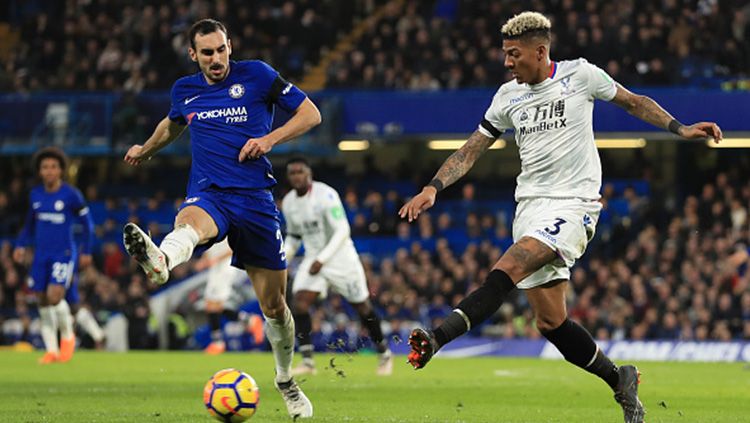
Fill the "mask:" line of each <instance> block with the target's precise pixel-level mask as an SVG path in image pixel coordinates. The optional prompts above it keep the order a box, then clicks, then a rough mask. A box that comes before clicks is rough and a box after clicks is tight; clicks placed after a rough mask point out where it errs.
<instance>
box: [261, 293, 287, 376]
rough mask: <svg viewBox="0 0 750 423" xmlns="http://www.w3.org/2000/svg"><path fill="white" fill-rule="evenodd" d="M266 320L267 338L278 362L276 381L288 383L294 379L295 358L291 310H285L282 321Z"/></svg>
mask: <svg viewBox="0 0 750 423" xmlns="http://www.w3.org/2000/svg"><path fill="white" fill-rule="evenodd" d="M264 317H265V318H266V336H268V341H269V342H270V343H271V349H272V350H273V358H274V359H275V360H276V381H277V382H288V381H289V380H290V379H291V378H292V358H293V357H294V320H292V312H291V311H290V310H289V308H288V307H287V308H285V310H284V317H283V318H282V319H271V318H270V317H268V316H264Z"/></svg>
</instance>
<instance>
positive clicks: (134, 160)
mask: <svg viewBox="0 0 750 423" xmlns="http://www.w3.org/2000/svg"><path fill="white" fill-rule="evenodd" d="M142 153H143V146H142V145H139V144H135V145H133V146H132V147H130V148H129V149H128V152H127V153H125V158H124V159H123V160H125V163H127V164H129V165H131V166H138V165H139V164H141V162H143V161H144V160H147V159H148V158H147V157H143V154H142Z"/></svg>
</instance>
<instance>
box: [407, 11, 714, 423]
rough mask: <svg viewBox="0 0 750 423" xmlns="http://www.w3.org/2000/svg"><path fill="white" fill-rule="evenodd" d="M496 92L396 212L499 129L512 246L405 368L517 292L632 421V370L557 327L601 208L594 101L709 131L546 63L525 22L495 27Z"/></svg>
mask: <svg viewBox="0 0 750 423" xmlns="http://www.w3.org/2000/svg"><path fill="white" fill-rule="evenodd" d="M501 32H502V35H503V53H505V67H506V68H508V69H509V70H510V72H511V74H512V75H513V78H514V79H513V80H512V81H509V82H507V83H505V84H503V85H502V86H501V87H500V89H499V90H498V91H497V94H496V95H495V97H494V98H493V100H492V105H491V106H490V108H489V109H488V110H487V112H486V113H485V116H484V119H483V120H482V121H481V123H480V125H479V127H478V128H477V130H476V131H475V132H474V133H473V134H472V135H471V136H470V137H469V139H468V140H467V141H466V143H465V144H464V145H463V146H462V147H461V148H460V149H459V150H458V151H456V152H455V153H454V154H453V155H451V157H449V158H448V159H447V160H446V161H445V163H443V165H442V166H441V167H440V169H439V170H438V172H437V174H436V175H435V178H434V179H433V180H432V181H431V182H430V183H429V184H428V185H427V186H426V187H425V188H424V189H423V190H422V192H421V193H419V194H418V195H416V196H415V197H414V198H413V199H412V200H410V201H409V202H408V203H407V204H406V205H405V206H404V207H403V208H402V209H401V211H400V212H399V213H400V215H401V217H402V218H408V220H409V221H410V222H411V221H413V220H414V219H416V218H417V217H418V216H419V214H420V213H421V212H423V211H425V210H427V209H429V208H430V207H432V206H433V204H434V203H435V197H436V195H437V193H438V192H439V191H440V190H441V189H443V188H444V187H446V186H448V185H450V184H452V183H454V182H456V181H457V180H458V179H459V178H460V177H461V176H463V175H464V174H466V172H468V171H469V169H471V167H472V165H473V164H474V163H475V162H476V160H477V159H478V158H479V156H480V155H481V154H482V153H484V152H485V151H486V150H487V149H488V148H489V147H490V145H492V143H494V142H495V140H496V139H497V138H498V137H499V136H500V135H501V134H502V132H503V131H505V130H508V129H515V139H516V144H518V148H519V153H520V156H521V174H520V175H519V176H518V178H517V187H516V201H517V202H518V207H517V208H516V216H515V219H514V221H513V241H514V244H513V245H512V246H511V247H510V248H509V249H508V250H507V251H506V252H505V254H503V256H502V257H501V258H500V260H499V261H498V262H497V263H496V264H495V265H494V267H493V268H492V271H491V272H490V273H489V275H488V276H487V279H486V280H485V282H484V284H483V285H482V286H480V287H479V288H478V289H477V290H475V291H474V292H472V293H471V294H470V295H468V296H467V297H466V298H465V299H464V300H463V301H461V302H460V303H459V304H458V306H457V307H456V309H455V310H454V311H453V313H451V314H450V315H449V316H448V317H447V318H446V319H445V321H444V322H443V323H442V324H441V325H440V326H439V327H436V328H434V329H433V330H424V329H420V328H417V329H414V330H413V331H412V334H411V336H410V338H409V344H410V345H411V348H412V351H411V353H410V354H409V362H410V363H411V364H412V366H414V368H415V369H419V368H422V367H424V366H425V365H426V364H427V362H428V361H429V360H430V359H431V358H432V356H433V355H434V354H435V353H436V352H437V351H438V350H439V349H440V348H441V347H442V346H443V345H445V344H447V343H448V342H450V341H451V340H453V339H455V338H457V337H459V336H461V335H462V334H464V333H466V332H467V331H468V330H469V329H471V328H472V327H475V326H477V325H479V324H481V323H482V322H483V321H485V320H486V319H487V318H489V317H490V316H491V315H492V314H494V313H495V312H496V311H497V309H498V308H499V307H500V305H501V304H502V303H503V301H504V299H505V298H506V297H507V295H508V294H509V293H510V292H511V291H513V290H514V289H515V288H516V287H517V288H520V289H523V290H525V292H526V296H527V298H528V301H529V304H530V305H531V308H532V310H533V311H534V314H535V318H536V325H537V329H539V331H540V332H541V334H542V335H544V337H545V338H547V340H548V341H549V342H550V343H552V344H553V345H555V347H557V349H558V350H559V351H560V352H561V353H562V355H563V356H564V357H565V359H566V360H567V361H569V362H570V363H572V364H574V365H576V366H578V367H580V368H582V369H584V370H586V371H588V372H590V373H593V374H595V375H597V376H599V377H600V378H602V379H603V380H604V381H605V382H606V383H607V384H608V385H609V386H610V387H611V388H612V390H613V391H614V393H615V400H616V401H617V402H618V403H619V404H620V406H621V407H622V410H623V414H624V418H625V422H626V423H642V422H643V418H644V413H645V411H644V409H643V405H642V404H641V402H640V400H639V399H638V383H639V373H638V370H637V369H636V368H635V366H632V365H623V366H619V367H618V366H616V365H615V364H614V363H612V361H611V360H610V359H609V358H608V357H607V356H606V355H605V354H604V353H603V352H602V351H601V350H600V349H599V348H598V347H597V345H596V343H595V342H594V340H593V339H592V337H591V335H590V334H589V333H588V331H587V330H586V329H585V328H583V327H582V326H581V325H579V324H578V323H576V322H574V321H572V320H570V319H568V318H567V310H566V307H565V295H566V291H567V287H568V280H569V279H570V270H569V269H570V267H571V266H573V263H574V262H575V261H576V260H577V259H578V258H580V257H581V255H583V253H584V251H585V249H586V245H587V244H588V243H589V241H590V240H591V238H592V237H593V236H594V230H595V227H596V222H597V220H598V217H599V211H600V209H601V205H600V203H599V202H598V200H599V189H600V188H601V178H602V170H601V163H600V161H599V155H598V153H597V150H596V144H595V142H594V130H593V125H592V115H593V108H594V99H600V100H605V101H611V102H612V103H614V104H616V105H618V106H620V107H622V108H623V109H625V110H626V111H627V112H628V113H630V114H631V115H633V116H635V117H637V118H639V119H642V120H643V121H645V122H648V123H650V124H652V125H654V126H657V127H659V128H663V129H669V130H670V131H671V132H673V133H675V134H677V135H679V136H681V137H683V138H708V137H711V138H714V140H715V141H716V142H719V141H720V140H721V138H722V135H721V129H720V128H719V127H718V125H716V124H715V123H713V122H699V123H696V124H693V125H690V126H686V125H683V124H681V123H680V122H678V121H677V120H676V119H674V118H673V117H672V116H671V115H670V114H669V113H667V112H666V111H665V110H664V109H662V108H661V107H660V106H659V105H658V104H657V103H656V102H655V101H654V100H652V99H650V98H648V97H646V96H642V95H637V94H633V93H632V92H630V91H628V90H627V89H625V88H624V87H623V86H622V85H620V84H617V83H616V82H615V81H613V80H612V78H610V77H609V75H607V74H606V73H605V72H604V71H603V70H601V69H599V68H598V67H596V66H594V65H592V64H589V63H588V62H587V61H586V60H584V59H577V60H570V61H561V62H554V61H552V60H550V56H549V50H550V44H551V38H552V37H551V24H550V21H549V20H548V19H547V18H546V17H544V15H542V14H540V13H536V12H524V13H521V14H520V15H517V16H514V17H513V18H512V19H510V20H509V21H508V22H507V23H506V24H505V25H503V27H502V30H501Z"/></svg>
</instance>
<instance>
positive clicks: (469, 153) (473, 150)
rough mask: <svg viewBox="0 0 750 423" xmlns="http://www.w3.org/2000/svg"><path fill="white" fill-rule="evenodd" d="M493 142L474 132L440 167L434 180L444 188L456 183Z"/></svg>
mask: <svg viewBox="0 0 750 423" xmlns="http://www.w3.org/2000/svg"><path fill="white" fill-rule="evenodd" d="M493 142H495V140H494V139H492V138H488V137H486V136H484V135H482V133H481V132H479V131H474V133H473V134H471V136H470V137H469V139H468V140H467V141H466V143H464V145H463V146H461V148H459V149H458V150H456V152H454V153H453V154H451V156H450V157H448V159H447V160H446V161H445V163H443V165H442V166H440V169H439V170H438V172H437V174H436V175H435V178H437V179H439V180H440V182H442V183H443V186H444V187H447V186H448V185H450V184H452V183H454V182H456V181H457V180H459V179H460V178H461V177H462V176H464V175H465V174H466V173H467V172H468V171H469V169H471V167H472V166H473V165H474V162H476V161H477V159H478V158H479V156H481V155H482V153H484V152H485V151H487V149H488V148H490V146H491V145H492V143H493Z"/></svg>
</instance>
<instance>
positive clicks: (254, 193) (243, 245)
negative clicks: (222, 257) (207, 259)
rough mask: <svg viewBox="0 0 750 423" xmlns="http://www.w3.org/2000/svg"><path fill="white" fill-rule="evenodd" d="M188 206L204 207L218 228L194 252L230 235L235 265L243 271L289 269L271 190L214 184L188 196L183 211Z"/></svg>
mask: <svg viewBox="0 0 750 423" xmlns="http://www.w3.org/2000/svg"><path fill="white" fill-rule="evenodd" d="M188 206H198V207H200V208H202V209H203V210H205V211H206V212H207V213H208V214H209V215H210V216H211V217H212V218H213V220H214V222H215V223H216V226H217V227H218V228H219V234H218V235H217V236H216V238H214V239H212V240H211V241H210V242H208V243H207V244H202V245H199V246H197V247H196V248H195V254H197V255H199V254H202V253H203V252H204V251H206V250H207V249H208V248H209V247H211V245H213V244H214V243H215V242H218V241H221V240H222V239H224V237H229V246H230V247H231V248H232V251H233V253H234V254H233V255H232V266H234V267H237V268H240V269H242V270H245V266H253V267H261V268H264V269H271V270H283V269H286V257H285V255H284V239H283V237H282V235H281V221H280V219H279V214H280V213H279V209H277V208H276V203H275V202H274V200H273V194H271V191H270V190H267V189H257V190H225V189H219V188H214V187H212V188H208V189H205V190H203V191H198V192H195V193H191V194H190V195H188V197H187V199H186V200H185V202H184V203H182V206H180V210H182V209H183V208H185V207H188Z"/></svg>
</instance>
